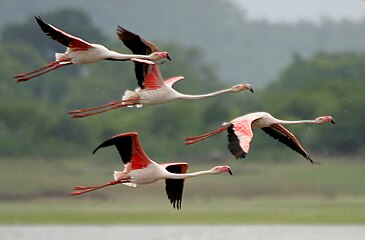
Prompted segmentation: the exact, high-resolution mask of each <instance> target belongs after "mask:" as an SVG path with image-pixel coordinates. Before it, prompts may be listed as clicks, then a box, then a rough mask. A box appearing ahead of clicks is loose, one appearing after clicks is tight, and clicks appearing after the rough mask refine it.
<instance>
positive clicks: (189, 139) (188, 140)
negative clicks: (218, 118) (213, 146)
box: [185, 127, 227, 145]
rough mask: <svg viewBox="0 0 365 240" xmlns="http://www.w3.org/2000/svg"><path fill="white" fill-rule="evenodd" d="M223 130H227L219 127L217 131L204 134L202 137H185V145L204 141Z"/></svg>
mask: <svg viewBox="0 0 365 240" xmlns="http://www.w3.org/2000/svg"><path fill="white" fill-rule="evenodd" d="M225 130H227V127H221V128H218V129H217V130H214V131H212V132H209V133H206V134H202V135H199V136H195V137H187V138H185V145H189V144H194V143H196V142H199V141H202V140H205V139H207V138H210V137H212V136H214V135H217V134H218V133H221V132H223V131H225Z"/></svg>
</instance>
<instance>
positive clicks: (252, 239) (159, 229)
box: [0, 225, 365, 240]
mask: <svg viewBox="0 0 365 240" xmlns="http://www.w3.org/2000/svg"><path fill="white" fill-rule="evenodd" d="M0 239H1V240H100V239H101V240H164V239H169V240H170V239H173V240H231V239H232V240H233V239H234V240H236V239H244V240H266V239H270V240H365V225H358V226H356V225H328V226H327V225H0Z"/></svg>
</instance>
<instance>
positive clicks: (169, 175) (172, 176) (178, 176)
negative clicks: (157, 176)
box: [166, 170, 214, 179]
mask: <svg viewBox="0 0 365 240" xmlns="http://www.w3.org/2000/svg"><path fill="white" fill-rule="evenodd" d="M209 174H214V173H213V172H212V170H206V171H199V172H194V173H182V174H176V173H170V172H168V173H167V174H166V178H170V179H185V178H191V177H198V176H203V175H209Z"/></svg>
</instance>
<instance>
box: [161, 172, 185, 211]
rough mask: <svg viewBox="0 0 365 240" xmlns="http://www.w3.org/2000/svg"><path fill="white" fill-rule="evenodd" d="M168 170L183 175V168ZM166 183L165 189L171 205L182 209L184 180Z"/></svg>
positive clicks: (171, 180) (173, 180)
mask: <svg viewBox="0 0 365 240" xmlns="http://www.w3.org/2000/svg"><path fill="white" fill-rule="evenodd" d="M166 170H167V171H169V172H171V173H177V174H179V173H182V167H181V166H178V165H172V166H168V167H166ZM165 182H166V187H165V189H166V193H167V197H168V199H169V200H170V203H171V204H172V206H173V207H174V208H176V209H181V202H182V194H183V190H184V179H166V180H165Z"/></svg>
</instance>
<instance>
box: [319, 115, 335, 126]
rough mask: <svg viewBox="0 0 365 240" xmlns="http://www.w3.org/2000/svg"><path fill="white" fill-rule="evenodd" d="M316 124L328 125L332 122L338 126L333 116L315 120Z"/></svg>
mask: <svg viewBox="0 0 365 240" xmlns="http://www.w3.org/2000/svg"><path fill="white" fill-rule="evenodd" d="M314 121H315V122H316V123H318V124H321V123H327V122H330V123H332V124H336V123H335V120H333V118H332V117H331V116H322V117H318V118H316V119H315V120H314Z"/></svg>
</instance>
